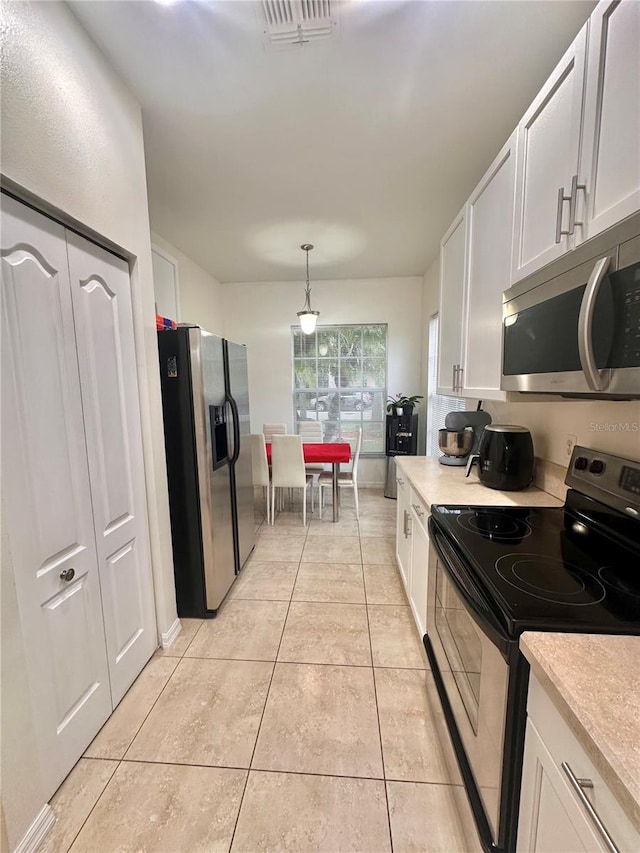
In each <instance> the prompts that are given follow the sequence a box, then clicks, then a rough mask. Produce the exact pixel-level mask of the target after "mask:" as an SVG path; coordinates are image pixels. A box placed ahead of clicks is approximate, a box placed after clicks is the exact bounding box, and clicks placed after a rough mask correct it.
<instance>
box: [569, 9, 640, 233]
mask: <svg viewBox="0 0 640 853" xmlns="http://www.w3.org/2000/svg"><path fill="white" fill-rule="evenodd" d="M580 179H581V182H582V183H583V184H584V185H585V186H586V194H585V193H579V194H578V213H577V218H578V220H581V221H583V222H584V226H577V227H576V242H577V243H579V242H582V241H584V240H586V239H587V238H589V237H593V236H594V235H595V234H598V233H599V232H600V231H603V230H604V229H605V228H609V227H610V226H611V225H614V224H615V223H616V222H619V221H620V220H621V219H624V218H625V217H626V216H629V215H630V214H632V213H634V212H635V211H636V210H638V209H640V3H638V2H633V0H622V2H620V0H615V2H611V0H607V1H606V2H602V3H600V4H599V5H598V6H597V7H596V9H595V11H594V12H593V14H592V16H591V18H590V22H589V46H588V53H587V82H586V89H585V106H584V122H583V144H582V162H581V169H580ZM585 197H586V205H585ZM585 207H586V210H585Z"/></svg>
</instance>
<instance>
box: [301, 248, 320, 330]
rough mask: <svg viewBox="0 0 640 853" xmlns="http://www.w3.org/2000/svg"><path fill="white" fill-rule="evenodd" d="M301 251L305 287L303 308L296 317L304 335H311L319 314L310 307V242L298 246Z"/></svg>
mask: <svg viewBox="0 0 640 853" xmlns="http://www.w3.org/2000/svg"><path fill="white" fill-rule="evenodd" d="M300 248H301V249H302V251H303V252H306V253H307V287H306V289H305V292H304V296H305V298H304V308H303V309H302V311H298V319H299V320H300V328H301V329H302V331H303V332H304V334H305V335H312V334H313V333H314V332H315V330H316V323H317V322H318V317H319V316H320V312H319V311H313V310H312V309H311V285H310V284H309V252H310V251H311V250H312V249H313V246H312V245H311V243H303V244H302V246H300Z"/></svg>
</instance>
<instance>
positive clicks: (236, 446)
mask: <svg viewBox="0 0 640 853" xmlns="http://www.w3.org/2000/svg"><path fill="white" fill-rule="evenodd" d="M227 403H229V406H230V407H231V413H232V415H233V456H232V457H231V459H230V460H229V463H230V464H231V465H235V463H236V462H237V461H238V456H240V415H239V414H238V404H237V403H236V401H235V400H234V399H233V397H232V396H231V394H229V395H228V396H227Z"/></svg>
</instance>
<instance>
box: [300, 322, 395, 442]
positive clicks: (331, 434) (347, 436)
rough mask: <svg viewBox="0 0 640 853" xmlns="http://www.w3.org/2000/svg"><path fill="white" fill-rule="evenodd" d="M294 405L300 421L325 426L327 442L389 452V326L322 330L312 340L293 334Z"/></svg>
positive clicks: (321, 328)
mask: <svg viewBox="0 0 640 853" xmlns="http://www.w3.org/2000/svg"><path fill="white" fill-rule="evenodd" d="M292 343H293V389H294V390H293V406H294V411H295V421H296V428H297V426H298V424H299V423H300V421H305V420H306V421H310V420H311V421H316V420H317V421H320V422H321V423H322V425H323V431H324V441H325V442H329V441H349V442H351V445H352V446H354V445H355V441H356V437H357V429H358V427H362V451H361V452H362V453H363V454H381V453H384V425H385V400H386V398H387V325H386V323H382V324H377V325H371V326H318V327H317V329H316V331H315V333H314V334H313V335H305V334H303V333H302V331H301V330H300V329H299V328H298V327H293V329H292Z"/></svg>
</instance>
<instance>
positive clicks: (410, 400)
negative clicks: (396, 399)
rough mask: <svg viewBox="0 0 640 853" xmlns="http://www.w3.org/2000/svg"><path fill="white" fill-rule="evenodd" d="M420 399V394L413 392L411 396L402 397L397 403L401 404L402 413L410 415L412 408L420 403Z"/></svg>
mask: <svg viewBox="0 0 640 853" xmlns="http://www.w3.org/2000/svg"><path fill="white" fill-rule="evenodd" d="M420 400H422V394H413V396H411V397H403V398H402V400H401V401H400V403H399V405H400V406H402V413H403V414H404V415H412V414H413V410H414V408H415V407H416V406H419V405H420Z"/></svg>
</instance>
